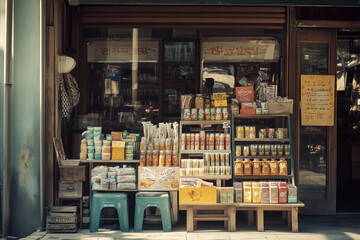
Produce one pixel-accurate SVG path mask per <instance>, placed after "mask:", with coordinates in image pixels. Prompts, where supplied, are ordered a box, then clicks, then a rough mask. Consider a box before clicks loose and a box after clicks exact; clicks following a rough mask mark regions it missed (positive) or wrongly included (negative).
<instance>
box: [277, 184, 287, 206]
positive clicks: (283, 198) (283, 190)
mask: <svg viewBox="0 0 360 240" xmlns="http://www.w3.org/2000/svg"><path fill="white" fill-rule="evenodd" d="M278 184H279V203H287V187H286V182H279V183H278Z"/></svg>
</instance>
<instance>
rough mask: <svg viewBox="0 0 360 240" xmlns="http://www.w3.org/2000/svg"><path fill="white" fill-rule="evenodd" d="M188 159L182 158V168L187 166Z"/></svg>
mask: <svg viewBox="0 0 360 240" xmlns="http://www.w3.org/2000/svg"><path fill="white" fill-rule="evenodd" d="M186 164H187V159H181V168H186Z"/></svg>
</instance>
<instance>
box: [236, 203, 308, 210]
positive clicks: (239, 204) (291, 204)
mask: <svg viewBox="0 0 360 240" xmlns="http://www.w3.org/2000/svg"><path fill="white" fill-rule="evenodd" d="M233 204H234V205H235V206H236V207H263V208H264V207H265V208H267V207H269V208H272V207H276V208H277V209H279V211H280V210H281V209H284V210H286V209H287V208H289V207H305V204H304V203H302V202H300V201H299V202H297V203H284V204H278V203H233Z"/></svg>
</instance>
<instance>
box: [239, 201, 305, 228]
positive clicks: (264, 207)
mask: <svg viewBox="0 0 360 240" xmlns="http://www.w3.org/2000/svg"><path fill="white" fill-rule="evenodd" d="M234 205H235V206H236V210H245V211H249V210H254V211H256V212H257V230H258V231H259V232H263V231H264V211H286V212H287V213H288V226H289V227H291V229H292V231H293V232H298V231H299V227H298V209H299V207H304V206H305V204H304V203H302V202H297V203H286V204H261V203H234Z"/></svg>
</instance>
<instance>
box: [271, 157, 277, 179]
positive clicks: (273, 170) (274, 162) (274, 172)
mask: <svg viewBox="0 0 360 240" xmlns="http://www.w3.org/2000/svg"><path fill="white" fill-rule="evenodd" d="M270 173H271V175H279V162H278V161H277V160H276V159H271V161H270Z"/></svg>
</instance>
